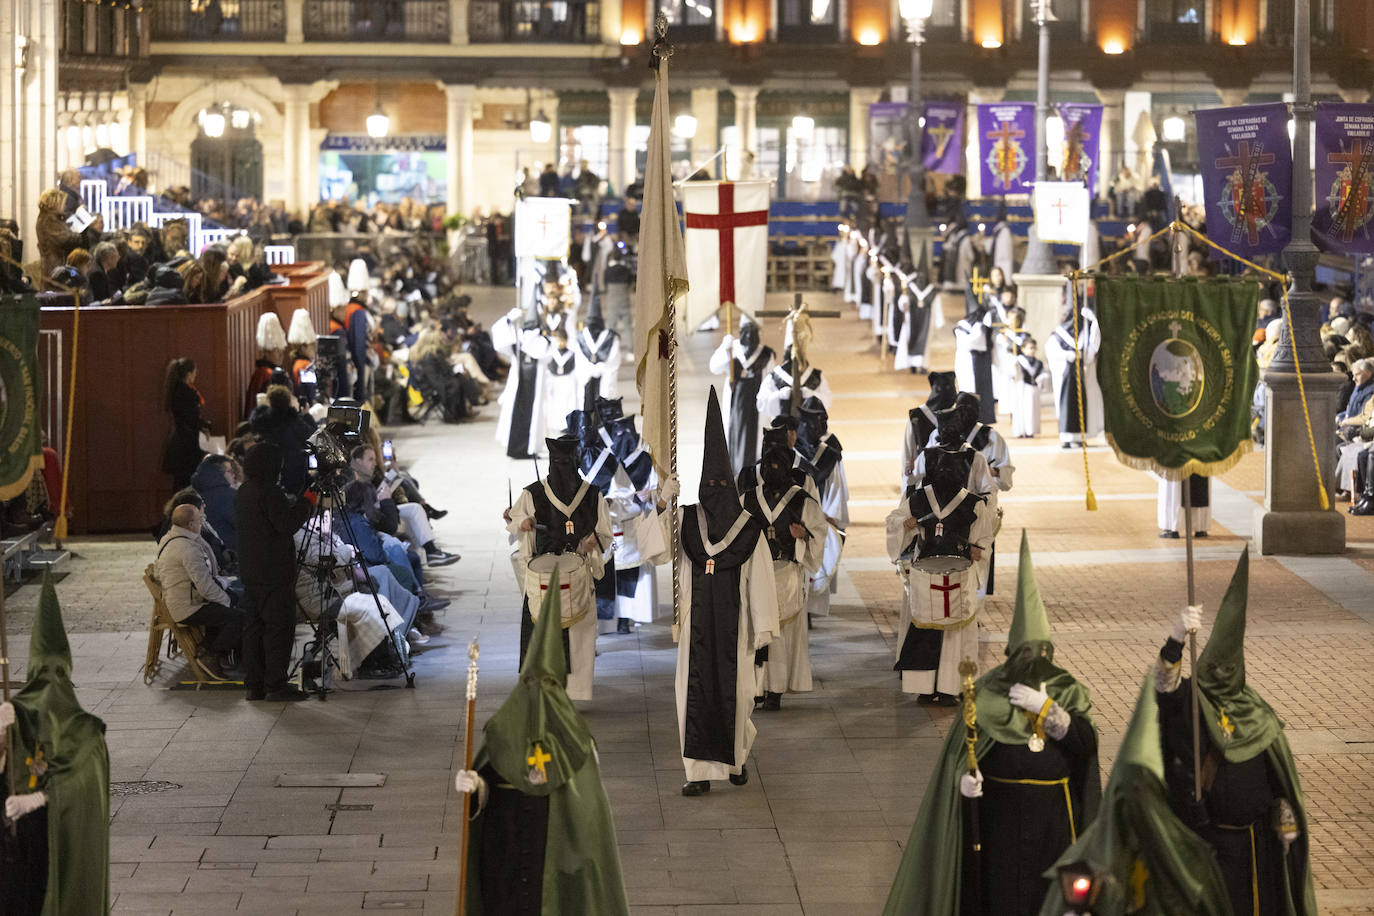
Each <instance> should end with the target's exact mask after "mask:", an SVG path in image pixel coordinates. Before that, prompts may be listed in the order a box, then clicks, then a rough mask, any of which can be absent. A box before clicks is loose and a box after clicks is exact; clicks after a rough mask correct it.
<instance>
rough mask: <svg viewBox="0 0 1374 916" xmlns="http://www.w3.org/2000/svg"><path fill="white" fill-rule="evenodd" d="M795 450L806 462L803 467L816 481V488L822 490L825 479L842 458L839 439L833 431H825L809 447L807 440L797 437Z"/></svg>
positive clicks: (841, 447) (827, 478)
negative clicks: (812, 446)
mask: <svg viewBox="0 0 1374 916" xmlns="http://www.w3.org/2000/svg"><path fill="white" fill-rule="evenodd" d="M797 451H798V452H799V453H800V455H801V457H802V460H803V461H805V462H806V465H803V467H806V469H807V470H808V472H809V473H810V474H811V479H812V480H814V481H815V482H816V490H817V491H818V492H822V491H824V490H825V484H826V481H828V480H830V475H831V474H833V473H835V468H837V467H838V466H839V464H840V461H841V460H843V458H844V447H843V446H841V445H840V440H839V439H837V438H836V437H835V434H834V433H826V434H825V435H824V436H822V437H821V441H820V442H819V443H818V444H817V445H816V447H815V448H811V444H810V443H809V442H806V441H805V440H803V439H801V438H798V439H797ZM807 465H809V467H808V466H807Z"/></svg>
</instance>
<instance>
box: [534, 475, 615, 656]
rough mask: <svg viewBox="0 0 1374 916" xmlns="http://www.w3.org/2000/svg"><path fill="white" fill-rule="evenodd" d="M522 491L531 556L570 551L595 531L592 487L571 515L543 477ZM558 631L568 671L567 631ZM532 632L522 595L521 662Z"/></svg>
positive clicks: (593, 492)
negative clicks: (529, 513)
mask: <svg viewBox="0 0 1374 916" xmlns="http://www.w3.org/2000/svg"><path fill="white" fill-rule="evenodd" d="M525 491H526V492H527V493H529V494H530V496H531V498H533V500H534V526H535V527H534V554H533V555H534V556H536V557H539V556H543V555H544V554H548V553H554V554H558V553H573V552H575V551H576V550H577V545H578V544H580V543H581V542H582V539H583V538H584V537H586V536H587V535H589V534H595V533H596V521H597V504H596V488H595V487H588V488H587V495H586V496H584V497H582V502H581V503H579V504H578V506H577V508H575V509H573V512H572V515H571V516H567V515H564V514H563V513H562V512H560V511H559V510H558V509H556V508H554V505H553V503H551V502H550V501H549V497H548V495H547V494H545V493H544V482H543V481H538V482H536V483H532V484H530V485H529V486H528V487H525ZM570 501H571V500H570ZM569 521H571V522H572V524H573V530H572V531H571V532H569V531H568V527H567V523H568V522H569ZM602 546H603V547H604V546H605V545H604V544H603V545H602ZM562 632H563V658H564V659H565V660H566V661H567V663H568V670H569V671H572V655H571V653H570V651H569V648H568V631H567V629H566V628H565V629H564V630H563V631H562ZM533 634H534V618H533V617H532V616H530V599H529V597H528V596H526V597H525V599H524V604H523V606H522V608H521V612H520V664H521V665H523V664H524V663H525V650H526V649H528V648H529V644H530V636H532V635H533Z"/></svg>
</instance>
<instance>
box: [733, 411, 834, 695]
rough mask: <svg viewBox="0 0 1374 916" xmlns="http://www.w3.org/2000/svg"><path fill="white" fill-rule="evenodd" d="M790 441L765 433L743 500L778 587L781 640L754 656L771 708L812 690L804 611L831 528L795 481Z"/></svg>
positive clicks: (781, 432) (779, 431) (773, 432)
mask: <svg viewBox="0 0 1374 916" xmlns="http://www.w3.org/2000/svg"><path fill="white" fill-rule="evenodd" d="M787 438H788V433H787V430H786V429H781V428H777V429H770V430H768V431H767V432H765V433H764V434H763V458H762V459H760V461H759V477H760V480H759V482H758V484H757V485H756V486H755V487H753V488H752V489H750V490H746V491H745V493H744V497H743V500H742V502H743V505H744V508H745V511H747V512H748V513H749V514H750V515H752V516H754V518H756V519H758V520H759V522H760V523H761V524H763V526H764V539H765V541H766V542H767V546H768V552H769V553H770V554H771V555H772V557H773V579H774V583H775V584H776V586H777V589H778V626H779V633H778V638H777V639H775V640H773V644H772V645H771V646H769V647H768V648H766V649H764V650H762V651H761V652H760V653H759V654H758V655H756V656H755V662H756V663H759V667H760V668H761V671H760V674H759V682H760V687H759V693H760V695H761V696H762V697H763V708H764V709H766V710H776V709H780V708H781V707H782V695H783V694H784V693H787V692H788V691H793V692H806V691H809V690H810V689H811V649H810V643H809V641H808V639H807V632H806V617H805V616H804V615H803V611H804V610H805V609H806V603H807V585H808V580H809V578H810V577H811V575H812V574H814V573H815V572H816V570H817V569H818V568H819V567H820V563H821V555H822V553H823V552H824V547H825V532H826V531H827V530H828V528H829V524H828V523H827V522H826V520H825V516H824V515H822V514H821V507H820V504H819V503H817V502H816V500H815V498H813V497H812V496H810V495H808V494H807V492H806V490H805V489H804V488H803V487H800V486H797V484H796V483H795V482H794V481H793V478H792V461H793V451H792V447H791V446H790V445H788V443H787Z"/></svg>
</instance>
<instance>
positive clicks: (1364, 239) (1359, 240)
mask: <svg viewBox="0 0 1374 916" xmlns="http://www.w3.org/2000/svg"><path fill="white" fill-rule="evenodd" d="M1316 135H1317V137H1316V139H1317V143H1316V160H1317V167H1316V170H1315V171H1316V176H1315V177H1316V182H1317V192H1318V194H1319V195H1321V196H1323V197H1324V198H1325V206H1321V205H1320V204H1319V205H1318V206H1317V209H1316V212H1315V213H1313V214H1312V240H1313V241H1314V242H1316V243H1317V245H1318V247H1320V248H1322V249H1323V250H1324V251H1334V252H1338V253H1340V254H1351V255H1355V254H1363V255H1367V254H1374V229H1371V224H1372V223H1374V105H1365V104H1360V105H1356V104H1348V103H1345V102H1323V103H1322V104H1320V105H1318V106H1317V117H1316Z"/></svg>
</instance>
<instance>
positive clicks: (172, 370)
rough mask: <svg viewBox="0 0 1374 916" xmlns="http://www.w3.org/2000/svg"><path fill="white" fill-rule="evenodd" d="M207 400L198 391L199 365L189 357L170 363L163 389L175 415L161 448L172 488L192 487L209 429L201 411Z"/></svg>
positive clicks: (164, 399)
mask: <svg viewBox="0 0 1374 916" xmlns="http://www.w3.org/2000/svg"><path fill="white" fill-rule="evenodd" d="M204 405H205V399H204V398H203V397H201V396H200V392H199V391H197V390H196V364H195V361H194V360H192V359H189V358H187V357H182V358H180V359H174V360H172V361H171V362H170V363H168V364H167V378H166V381H165V383H164V384H163V388H162V407H163V409H165V410H167V411H169V412H170V413H171V414H172V433H171V435H169V436H168V437H167V442H166V444H165V445H163V447H162V470H163V471H164V472H166V473H168V474H171V475H172V489H174V490H180V489H182V488H183V487H186V486H188V485H190V483H191V475H192V474H194V473H195V470H196V467H197V466H198V465H199V464H200V459H201V457H202V456H204V454H205V452H203V451H201V448H200V433H201V431H202V430H207V429H209V428H210V424H209V422H208V421H206V420H202V419H201V416H200V409H201V407H203V406H204Z"/></svg>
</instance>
